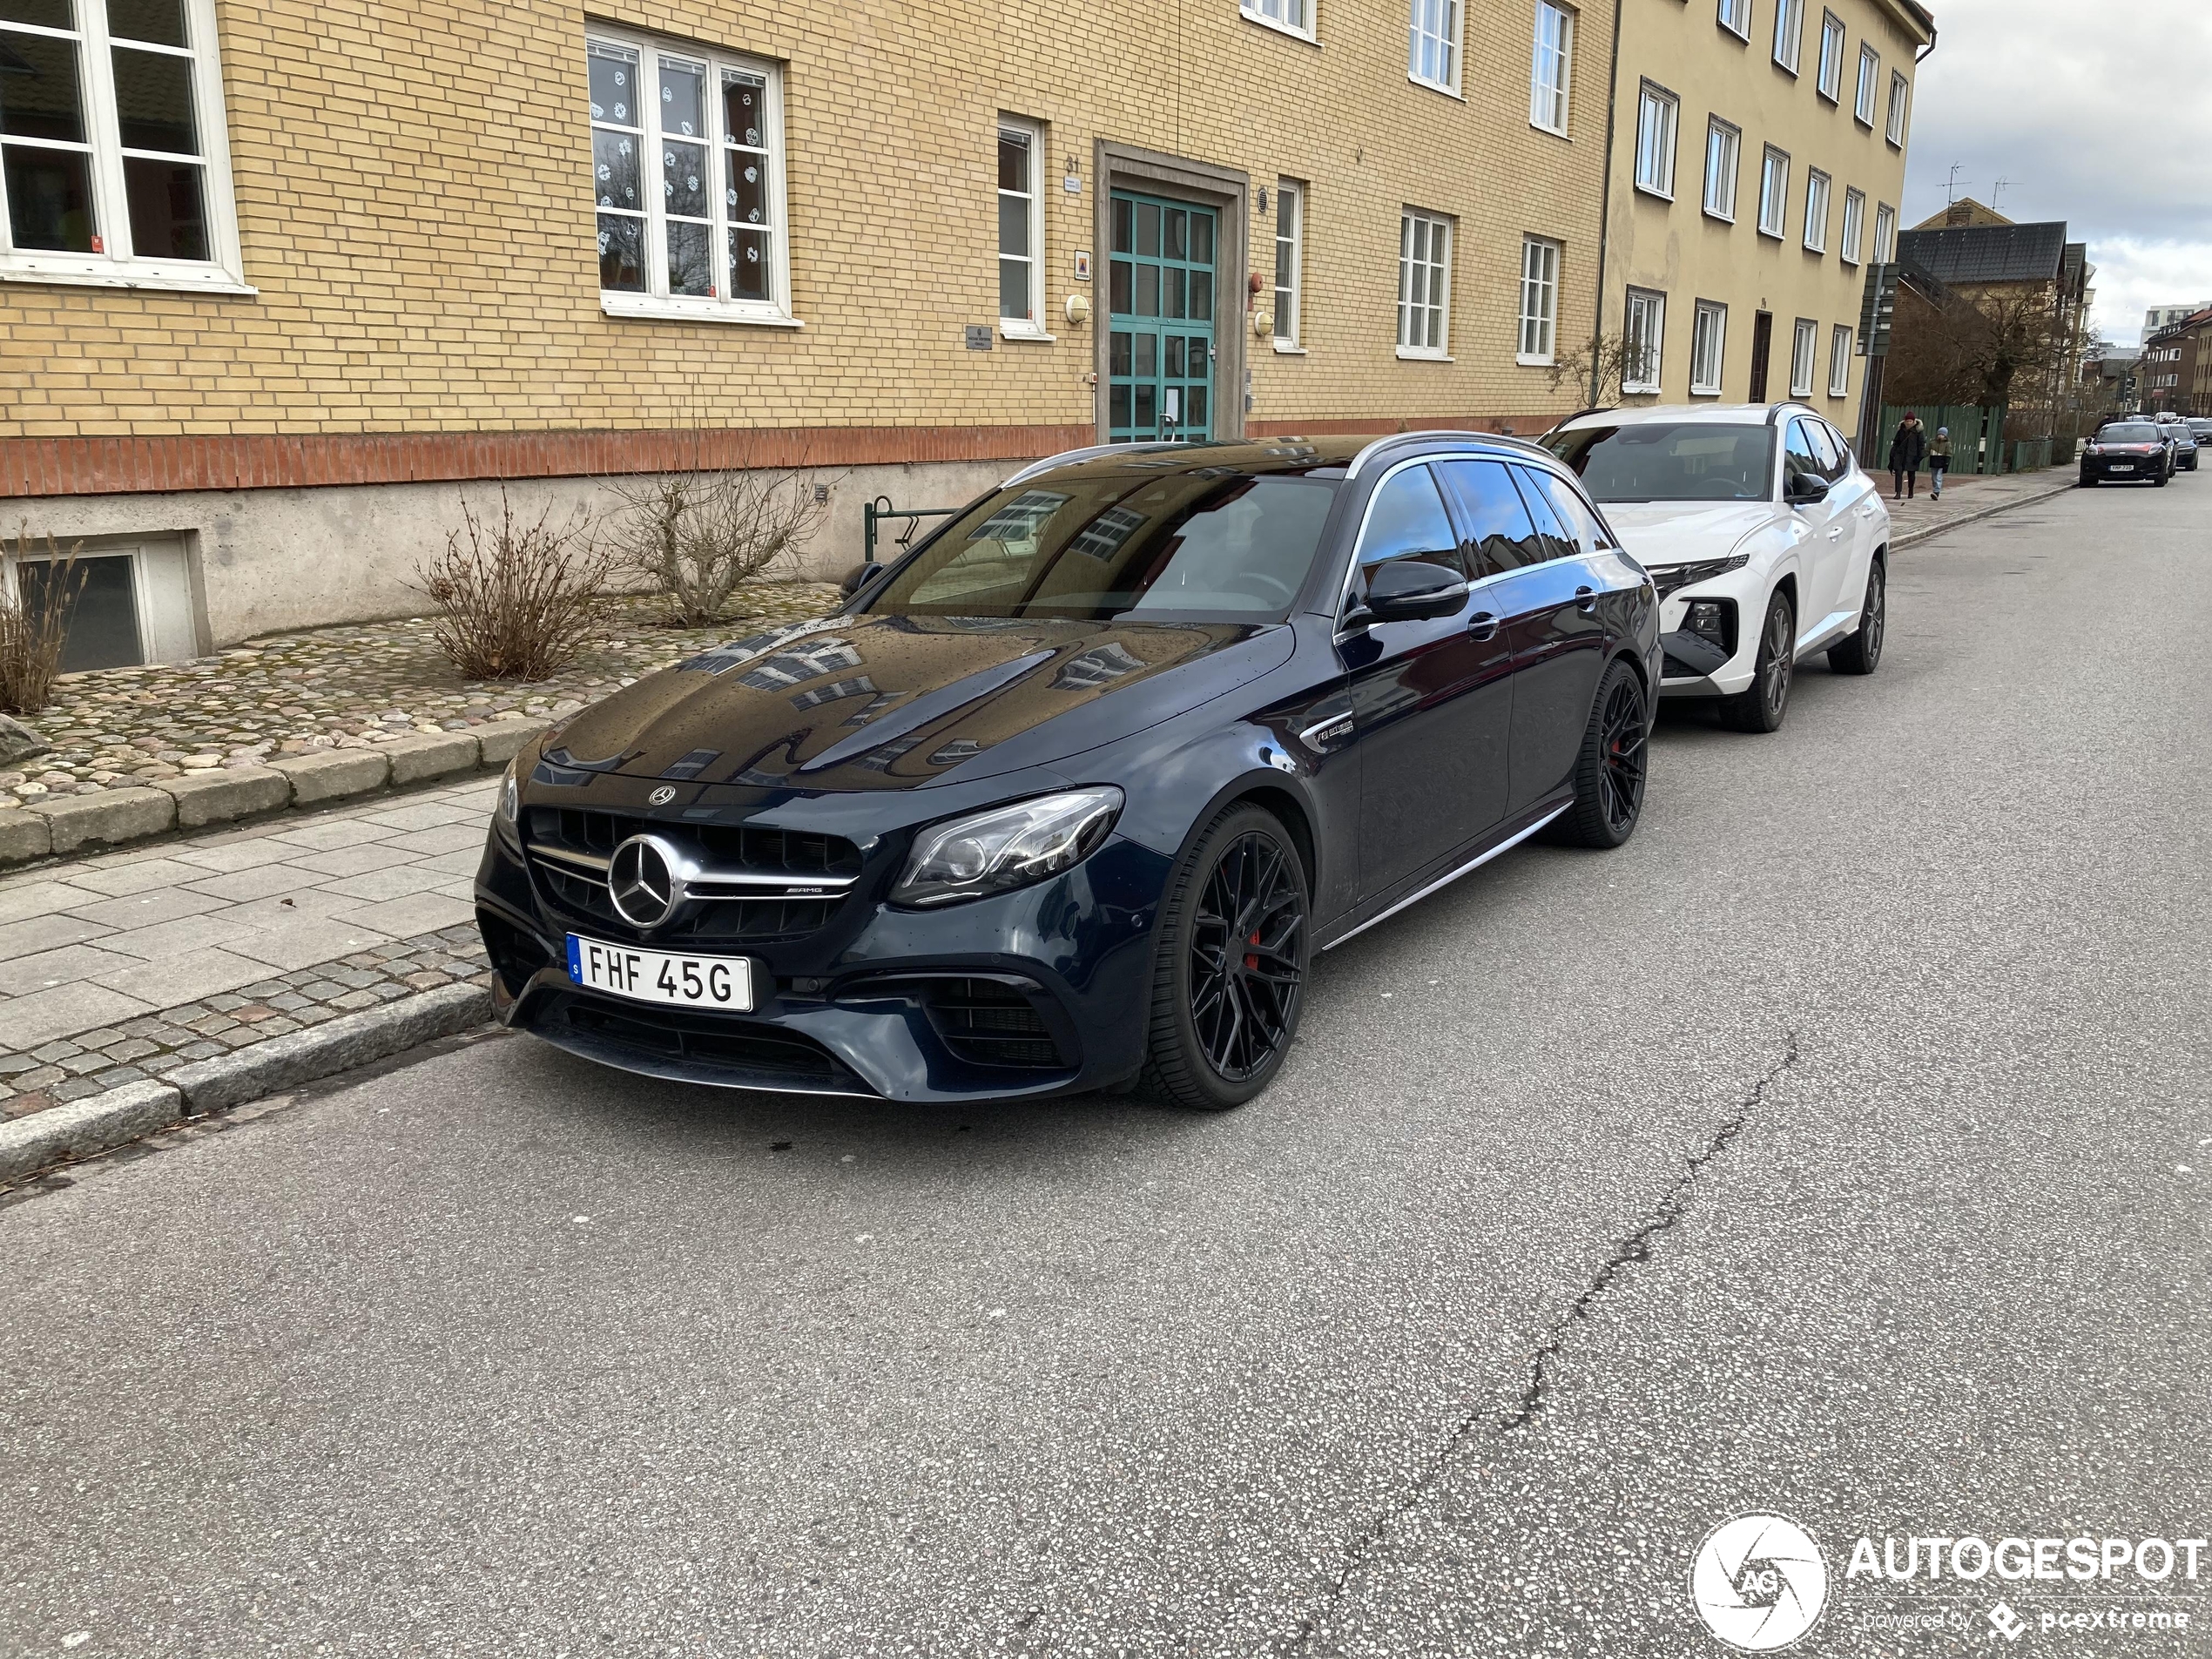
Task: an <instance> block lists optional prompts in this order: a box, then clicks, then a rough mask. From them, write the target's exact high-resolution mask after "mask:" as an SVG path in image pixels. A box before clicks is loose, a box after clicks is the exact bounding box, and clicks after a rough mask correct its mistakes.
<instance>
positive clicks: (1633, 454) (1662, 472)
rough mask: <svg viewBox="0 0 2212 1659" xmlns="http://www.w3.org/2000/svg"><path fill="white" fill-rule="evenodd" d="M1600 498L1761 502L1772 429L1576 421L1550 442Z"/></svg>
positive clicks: (1769, 470)
mask: <svg viewBox="0 0 2212 1659" xmlns="http://www.w3.org/2000/svg"><path fill="white" fill-rule="evenodd" d="M1545 442H1547V443H1548V444H1549V445H1550V446H1551V448H1552V449H1553V450H1554V452H1555V453H1556V454H1557V455H1558V456H1559V458H1560V459H1561V461H1564V462H1566V463H1567V464H1568V468H1569V469H1572V470H1573V472H1574V474H1575V476H1576V477H1578V478H1580V479H1581V481H1582V488H1583V489H1587V490H1588V491H1589V494H1590V499H1591V500H1592V501H1596V502H1638V501H1764V500H1766V499H1767V497H1768V496H1770V494H1771V493H1772V488H1773V486H1772V483H1771V482H1770V481H1771V480H1772V478H1773V476H1774V428H1772V427H1770V426H1729V425H1723V424H1721V423H1719V422H1717V421H1642V422H1638V423H1637V424H1635V425H1633V426H1592V427H1578V428H1575V430H1574V431H1572V432H1560V433H1555V434H1554V435H1552V436H1551V437H1549V438H1548V439H1546V440H1545Z"/></svg>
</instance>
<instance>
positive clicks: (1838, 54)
mask: <svg viewBox="0 0 2212 1659" xmlns="http://www.w3.org/2000/svg"><path fill="white" fill-rule="evenodd" d="M1820 96H1821V97H1823V98H1826V99H1827V100H1828V101H1829V102H1830V103H1831V104H1840V103H1842V102H1843V98H1844V20H1843V19H1842V18H1841V17H1838V16H1837V15H1836V14H1835V13H1834V12H1832V11H1824V12H1822V13H1821V14H1820Z"/></svg>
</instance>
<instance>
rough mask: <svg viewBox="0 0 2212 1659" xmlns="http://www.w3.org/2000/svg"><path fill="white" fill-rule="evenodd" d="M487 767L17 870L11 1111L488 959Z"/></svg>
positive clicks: (3, 987) (2, 945) (1, 1066)
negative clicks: (476, 891) (426, 785)
mask: <svg viewBox="0 0 2212 1659" xmlns="http://www.w3.org/2000/svg"><path fill="white" fill-rule="evenodd" d="M498 788H499V782H498V779H496V778H492V777H489V776H484V775H477V776H475V777H471V778H470V779H468V780H467V781H466V782H464V783H455V784H448V785H443V786H439V787H436V788H432V789H426V790H422V791H419V792H414V793H411V794H404V795H378V796H370V797H365V798H363V799H361V800H358V801H354V802H350V803H347V804H346V805H344V806H337V807H334V808H332V809H331V810H329V811H326V812H321V813H283V814H280V815H278V816H275V817H272V818H269V819H264V820H261V821H260V822H257V823H255V824H253V825H250V826H246V827H243V828H237V829H231V830H226V831H223V832H221V833H215V834H211V835H202V836H196V837H192V838H188V839H181V840H163V841H161V842H159V843H158V844H156V845H153V846H146V847H141V848H138V849H135V850H126V851H122V852H116V853H103V854H101V855H99V856H98V857H94V858H86V859H77V860H65V861H64V862H61V863H58V864H48V865H43V866H40V867H37V868H36V869H31V870H25V871H23V872H20V873H17V874H14V875H10V876H6V877H0V1117H20V1116H24V1115H26V1114H28V1113H30V1112H35V1111H39V1110H43V1109H45V1108H47V1107H50V1106H54V1105H58V1104H61V1103H64V1102H66V1101H70V1100H74V1099H77V1098H78V1097H79V1096H84V1095H89V1094H91V1093H94V1092H95V1091H97V1090H98V1089H108V1088H113V1087H115V1086H117V1085H118V1084H121V1083H126V1082H137V1081H138V1080H139V1079H140V1078H142V1077H145V1076H149V1075H152V1074H153V1073H155V1072H157V1071H158V1070H160V1069H164V1062H172V1063H173V1064H177V1065H181V1064H185V1063H187V1062H191V1061H193V1060H199V1059H204V1058H207V1057H209V1056H212V1055H216V1054H219V1053H221V1052H222V1051H224V1050H225V1049H237V1048H241V1047H244V1046H245V1045H246V1044H247V1043H249V1042H259V1041H261V1040H263V1039H266V1038H268V1037H273V1036H278V1035H283V1034H284V1033H287V1032H290V1031H296V1030H299V1029H300V1028H302V1027H305V1026H310V1025H314V1024H318V1023H320V1022H322V1021H325V1020H329V1019H334V1018H336V1017H337V1016H338V1015H341V1014H347V1013H351V1012H353V1011H354V1009H357V1008H368V1007H369V1006H371V1005H372V1004H374V1003H377V1002H387V1001H395V1000H396V999H397V998H400V997H402V996H406V995H409V994H411V993H413V992H416V991H422V990H429V989H433V988H435V987H437V986H440V985H444V984H449V983H452V982H454V981H456V980H462V979H468V978H471V977H474V976H475V975H477V974H482V972H483V971H484V969H485V967H486V964H485V961H484V956H483V952H482V947H481V945H480V944H479V942H478V941H477V939H476V934H475V925H474V922H473V921H472V916H473V914H474V907H473V903H472V900H471V894H472V890H473V885H474V878H475V869H476V863H477V860H478V859H479V857H480V856H481V854H482V848H483V839H484V832H485V826H486V822H487V817H488V814H489V812H490V809H491V806H492V801H493V798H494V796H495V795H496V793H497V792H498Z"/></svg>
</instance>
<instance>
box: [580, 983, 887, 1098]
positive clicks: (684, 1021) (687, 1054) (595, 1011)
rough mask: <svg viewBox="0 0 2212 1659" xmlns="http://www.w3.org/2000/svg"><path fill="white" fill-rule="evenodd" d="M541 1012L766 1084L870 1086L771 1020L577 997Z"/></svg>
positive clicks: (590, 1032)
mask: <svg viewBox="0 0 2212 1659" xmlns="http://www.w3.org/2000/svg"><path fill="white" fill-rule="evenodd" d="M539 1017H540V1021H541V1022H545V1021H558V1022H561V1023H563V1024H564V1025H566V1026H568V1027H569V1028H570V1029H571V1030H574V1031H576V1032H577V1033H578V1034H579V1035H583V1036H586V1037H590V1038H594V1039H597V1041H598V1042H606V1043H614V1044H617V1045H618V1046H620V1047H622V1048H624V1049H633V1050H635V1051H637V1053H639V1054H641V1055H650V1056H652V1057H654V1058H657V1059H660V1060H669V1061H682V1062H693V1063H696V1064H700V1065H708V1066H726V1067H729V1068H730V1069H732V1070H734V1071H738V1072H742V1073H744V1074H745V1076H746V1078H747V1079H748V1080H750V1081H752V1082H758V1083H759V1084H761V1085H763V1086H768V1087H772V1086H773V1085H775V1084H778V1083H783V1084H786V1085H788V1086H790V1087H793V1088H807V1089H840V1090H849V1091H853V1092H856V1093H872V1092H873V1091H872V1090H870V1089H868V1088H867V1085H866V1084H865V1083H863V1082H861V1081H860V1077H859V1076H858V1075H857V1074H855V1073H854V1072H853V1070H852V1069H851V1068H850V1067H848V1066H846V1064H845V1063H844V1062H842V1061H840V1060H839V1059H838V1058H837V1057H836V1056H835V1055H833V1054H831V1053H830V1051H829V1050H828V1049H825V1048H824V1047H822V1045H821V1044H820V1043H819V1042H815V1041H814V1040H813V1038H811V1037H806V1036H802V1035H799V1033H798V1032H795V1031H789V1030H785V1029H782V1028H778V1027H775V1026H762V1025H751V1024H746V1023H742V1022H735V1021H732V1020H728V1019H725V1018H721V1017H718V1016H716V1015H704V1014H692V1013H690V1012H687V1011H686V1010H684V1009H681V1008H659V1009H656V1010H654V1011H653V1012H652V1013H651V1014H650V1015H644V1014H639V1015H633V1014H631V1013H629V1012H627V1011H626V1010H624V1009H621V1008H610V1007H608V1006H606V1005H605V1004H604V1003H600V1002H593V1001H584V1000H583V999H582V998H580V997H563V998H562V999H560V1000H559V1001H557V1002H556V1004H555V1005H554V1006H553V1007H552V1008H550V1009H548V1010H547V1011H546V1012H545V1013H544V1014H543V1015H540V1016H539Z"/></svg>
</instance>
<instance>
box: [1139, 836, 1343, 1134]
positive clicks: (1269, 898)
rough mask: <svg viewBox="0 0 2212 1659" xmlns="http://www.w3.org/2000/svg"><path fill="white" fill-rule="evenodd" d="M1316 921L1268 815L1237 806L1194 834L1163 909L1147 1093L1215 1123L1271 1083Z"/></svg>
mask: <svg viewBox="0 0 2212 1659" xmlns="http://www.w3.org/2000/svg"><path fill="white" fill-rule="evenodd" d="M1231 913H1233V914H1231ZM1312 914H1313V900H1312V893H1311V892H1310V891H1309V890H1308V887H1307V885H1306V874H1305V863H1304V862H1303V860H1300V858H1299V857H1298V847H1297V846H1296V845H1295V844H1294V843H1293V842H1292V841H1291V836H1290V833H1289V832H1288V831H1287V830H1285V828H1284V827H1283V824H1282V821H1281V820H1280V819H1278V818H1277V817H1276V816H1275V815H1274V814H1273V813H1269V812H1266V811H1264V809H1262V808H1260V807H1258V806H1251V805H1250V804H1249V803H1238V804H1236V805H1233V806H1229V807H1228V808H1226V809H1224V811H1223V812H1221V813H1218V814H1217V816H1216V817H1215V818H1214V820H1213V821H1212V822H1211V824H1209V825H1207V826H1206V827H1205V828H1204V830H1203V831H1202V832H1200V833H1199V835H1198V838H1197V841H1196V842H1195V843H1194V844H1193V845H1192V846H1191V848H1190V853H1188V854H1186V855H1185V856H1184V860H1183V862H1182V864H1181V865H1180V867H1178V868H1177V872H1176V876H1175V880H1174V881H1173V882H1172V883H1171V884H1170V887H1169V889H1168V893H1167V896H1166V898H1165V899H1164V900H1163V901H1162V903H1161V907H1160V927H1159V940H1158V945H1157V952H1156V954H1155V955H1154V958H1153V968H1152V1007H1151V1024H1150V1031H1149V1032H1148V1033H1147V1036H1146V1042H1145V1060H1144V1069H1143V1073H1142V1075H1141V1076H1139V1078H1138V1080H1137V1086H1138V1088H1139V1089H1141V1090H1142V1091H1143V1093H1145V1094H1147V1095H1149V1096H1151V1097H1152V1098H1154V1099H1156V1100H1158V1101H1162V1102H1163V1103H1167V1104H1170V1105H1175V1106H1180V1107H1183V1108H1184V1109H1188V1110H1191V1111H1202V1112H1220V1111H1227V1110H1228V1109H1230V1108H1231V1107H1234V1106H1241V1105H1243V1104H1244V1103H1245V1102H1246V1101H1248V1100H1250V1099H1251V1098H1252V1096H1255V1095H1257V1094H1258V1093H1259V1092H1260V1091H1261V1090H1262V1089H1265V1088H1266V1087H1267V1085H1268V1084H1269V1083H1271V1082H1273V1081H1274V1078H1275V1074H1276V1073H1277V1072H1278V1071H1279V1070H1280V1069H1282V1065H1283V1059H1284V1056H1285V1055H1287V1054H1288V1053H1289V1052H1290V1049H1291V1043H1292V1042H1294V1041H1296V1039H1297V1036H1298V1015H1299V1012H1300V1010H1301V1009H1302V1008H1304V1006H1305V981H1306V979H1307V976H1308V974H1309V972H1310V970H1311V967H1312V950H1313V939H1312V934H1313V925H1312ZM1240 935H1248V936H1244V937H1241V938H1240V937H1239V936H1240ZM1232 939H1238V942H1239V945H1240V947H1241V948H1238V949H1237V950H1235V951H1231V949H1229V948H1228V946H1229V941H1231V940H1232Z"/></svg>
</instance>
